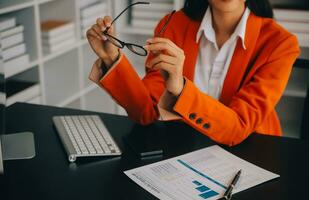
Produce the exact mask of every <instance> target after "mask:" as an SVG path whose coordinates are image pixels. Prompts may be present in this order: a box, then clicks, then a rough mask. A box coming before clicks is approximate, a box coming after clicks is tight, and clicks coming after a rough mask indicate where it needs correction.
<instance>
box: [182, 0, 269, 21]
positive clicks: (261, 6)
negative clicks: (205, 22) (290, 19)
mask: <svg viewBox="0 0 309 200" xmlns="http://www.w3.org/2000/svg"><path fill="white" fill-rule="evenodd" d="M208 5H209V3H208V0H186V1H185V5H184V7H183V11H184V12H185V14H186V15H187V16H188V17H190V18H191V19H193V20H201V19H202V18H203V16H204V14H205V12H206V9H207V8H208ZM246 5H247V6H248V8H249V9H250V10H251V11H252V12H253V13H254V14H255V15H257V16H260V17H267V18H273V15H274V14H273V10H272V7H271V5H270V3H269V1H268V0H247V1H246Z"/></svg>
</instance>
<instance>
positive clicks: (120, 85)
mask: <svg viewBox="0 0 309 200" xmlns="http://www.w3.org/2000/svg"><path fill="white" fill-rule="evenodd" d="M165 20H166V17H165V18H163V19H162V20H161V21H160V22H159V23H158V25H157V27H156V28H155V31H154V32H155V34H156V33H158V32H159V30H160V29H161V27H162V26H163V24H164V21H165ZM150 59H151V55H150V56H148V57H147V59H146V62H147V61H148V60H150ZM100 65H101V62H100V60H97V61H96V62H95V64H94V65H93V67H92V70H91V72H90V75H89V79H90V80H92V81H93V82H95V83H96V84H98V85H99V86H100V87H101V88H103V89H104V90H105V91H106V92H107V93H109V94H110V95H111V97H112V98H113V99H114V100H115V101H116V102H117V103H118V104H119V105H121V106H122V107H123V108H124V109H125V110H126V112H127V113H128V116H129V117H130V118H131V119H133V120H134V121H136V122H138V123H140V124H144V125H145V124H150V123H152V122H154V121H155V120H157V119H158V117H159V111H158V108H157V103H158V101H159V98H160V96H161V94H162V92H163V90H164V88H165V85H164V79H163V77H162V76H161V73H160V71H159V70H151V69H146V75H145V77H144V78H143V79H141V78H140V77H139V76H138V74H137V73H136V71H135V69H134V67H133V66H132V65H131V64H130V62H129V61H128V59H127V58H126V56H125V55H124V54H122V53H121V56H120V58H119V59H118V61H117V62H116V63H115V64H114V65H113V66H112V67H111V68H110V69H109V70H108V71H107V73H106V74H103V73H102V70H101V69H100ZM137 67H139V66H137ZM143 67H144V66H143ZM102 75H103V77H102ZM100 77H102V78H100Z"/></svg>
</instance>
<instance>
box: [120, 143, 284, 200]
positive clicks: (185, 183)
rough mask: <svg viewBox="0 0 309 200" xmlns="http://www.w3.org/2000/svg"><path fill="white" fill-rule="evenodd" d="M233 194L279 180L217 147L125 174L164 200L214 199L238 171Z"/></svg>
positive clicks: (222, 192)
mask: <svg viewBox="0 0 309 200" xmlns="http://www.w3.org/2000/svg"><path fill="white" fill-rule="evenodd" d="M240 169H241V170H242V172H241V175H240V179H239V181H238V182H237V184H236V187H235V188H234V190H233V194H234V193H237V192H240V191H243V190H246V189H248V188H250V187H253V186H256V185H259V184H261V183H263V182H266V181H269V180H271V179H274V178H277V177H279V175H277V174H274V173H272V172H270V171H267V170H265V169H262V168H260V167H258V166H256V165H253V164H251V163H249V162H247V161H245V160H243V159H241V158H238V157H237V156H235V155H233V154H231V153H229V152H227V151H225V150H224V149H223V148H221V147H219V146H218V145H214V146H210V147H207V148H204V149H201V150H197V151H194V152H191V153H188V154H184V155H181V156H178V157H174V158H171V159H167V160H163V161H160V162H157V163H153V164H150V165H146V166H143V167H139V168H135V169H132V170H128V171H125V172H124V173H125V174H126V175H127V176H128V177H129V178H131V179H132V180H133V181H134V182H136V183H137V184H138V185H139V186H141V187H142V188H144V189H145V190H147V191H148V192H150V193H151V194H153V195H154V196H156V197H157V198H159V199H164V200H180V199H181V200H203V199H207V200H214V199H219V198H221V197H222V196H223V194H224V192H225V191H226V189H227V187H228V186H229V184H230V183H231V182H232V179H233V178H234V176H235V174H236V173H237V171H238V170H240Z"/></svg>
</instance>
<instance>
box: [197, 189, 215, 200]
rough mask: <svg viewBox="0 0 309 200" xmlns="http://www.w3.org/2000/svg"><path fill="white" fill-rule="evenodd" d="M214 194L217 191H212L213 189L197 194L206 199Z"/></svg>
mask: <svg viewBox="0 0 309 200" xmlns="http://www.w3.org/2000/svg"><path fill="white" fill-rule="evenodd" d="M216 195H218V193H217V192H215V191H213V190H209V191H207V192H204V193H202V194H199V196H200V197H202V198H203V199H208V198H210V197H213V196H216Z"/></svg>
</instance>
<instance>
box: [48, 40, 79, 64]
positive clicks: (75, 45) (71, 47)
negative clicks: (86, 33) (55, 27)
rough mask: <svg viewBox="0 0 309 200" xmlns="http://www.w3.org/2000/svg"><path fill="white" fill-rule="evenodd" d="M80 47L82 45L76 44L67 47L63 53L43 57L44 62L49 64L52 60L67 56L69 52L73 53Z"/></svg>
mask: <svg viewBox="0 0 309 200" xmlns="http://www.w3.org/2000/svg"><path fill="white" fill-rule="evenodd" d="M79 45H80V43H78V42H76V43H75V44H73V45H70V46H68V47H65V48H64V49H62V50H61V51H58V52H55V53H51V54H47V55H45V56H44V57H43V62H47V61H49V60H52V59H54V58H57V57H58V56H61V55H63V54H66V53H67V52H69V51H72V50H73V49H76V48H77V47H78V46H79Z"/></svg>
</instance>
